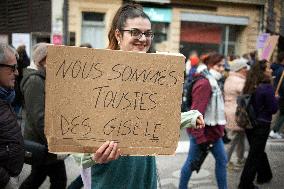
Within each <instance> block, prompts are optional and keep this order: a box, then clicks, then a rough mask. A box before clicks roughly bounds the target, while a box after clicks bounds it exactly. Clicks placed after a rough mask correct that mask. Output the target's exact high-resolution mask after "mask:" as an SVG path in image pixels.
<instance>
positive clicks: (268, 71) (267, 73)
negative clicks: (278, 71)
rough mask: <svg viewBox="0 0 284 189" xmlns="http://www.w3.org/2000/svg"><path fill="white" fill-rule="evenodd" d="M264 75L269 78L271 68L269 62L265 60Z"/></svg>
mask: <svg viewBox="0 0 284 189" xmlns="http://www.w3.org/2000/svg"><path fill="white" fill-rule="evenodd" d="M264 75H265V76H266V77H267V78H269V79H271V78H272V69H271V67H270V63H269V62H266V68H265V71H264Z"/></svg>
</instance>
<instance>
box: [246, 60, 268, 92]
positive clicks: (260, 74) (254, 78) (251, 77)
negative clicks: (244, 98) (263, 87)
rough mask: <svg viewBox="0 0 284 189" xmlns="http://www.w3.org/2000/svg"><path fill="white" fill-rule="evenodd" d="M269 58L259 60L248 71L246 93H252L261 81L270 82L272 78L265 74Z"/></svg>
mask: <svg viewBox="0 0 284 189" xmlns="http://www.w3.org/2000/svg"><path fill="white" fill-rule="evenodd" d="M267 65H268V64H267V60H261V61H257V62H256V63H255V64H254V65H253V66H252V68H251V69H250V71H249V72H248V75H247V78H246V82H245V86H244V88H243V93H244V94H252V93H254V92H255V90H256V88H257V87H258V85H259V84H261V83H269V82H270V78H268V77H267V76H266V75H265V70H266V67H267Z"/></svg>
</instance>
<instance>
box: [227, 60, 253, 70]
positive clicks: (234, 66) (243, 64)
mask: <svg viewBox="0 0 284 189" xmlns="http://www.w3.org/2000/svg"><path fill="white" fill-rule="evenodd" d="M242 68H247V69H248V68H249V67H248V60H247V59H245V58H237V59H235V60H233V61H232V63H231V65H230V70H231V71H233V72H237V71H239V70H241V69H242Z"/></svg>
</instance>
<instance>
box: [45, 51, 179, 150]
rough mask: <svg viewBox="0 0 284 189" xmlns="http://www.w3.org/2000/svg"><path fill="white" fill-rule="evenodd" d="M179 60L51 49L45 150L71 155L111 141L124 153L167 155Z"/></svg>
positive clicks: (174, 129) (174, 125) (174, 133)
mask: <svg viewBox="0 0 284 189" xmlns="http://www.w3.org/2000/svg"><path fill="white" fill-rule="evenodd" d="M183 61H184V58H183V56H176V55H175V56H174V55H162V54H147V53H134V52H122V51H111V50H99V49H86V48H74V47H63V46H50V47H49V48H48V57H47V65H48V66H47V80H46V127H48V128H46V134H47V135H48V138H49V147H50V146H53V147H55V148H54V151H62V148H60V149H61V150H58V149H59V148H56V146H60V145H63V146H65V147H66V148H67V149H66V151H72V149H73V148H72V146H76V147H78V146H82V147H99V146H100V145H101V144H102V143H103V142H104V141H106V140H114V141H116V142H117V143H119V147H120V148H122V151H123V149H127V150H125V152H126V151H127V152H126V153H127V154H128V153H130V154H132V152H131V150H130V149H140V151H141V152H140V151H139V152H137V150H133V154H140V155H143V154H146V153H147V154H149V153H153V154H158V153H164V154H167V153H168V152H167V151H163V150H162V151H161V149H173V148H175V147H176V143H177V141H178V136H179V122H180V101H181V100H180V98H181V92H182V90H181V89H182V82H183V70H184V64H183ZM50 149H52V147H51V148H50ZM76 149H77V148H76ZM84 149H86V148H84ZM143 149H147V152H145V153H144V151H143ZM149 149H150V150H149ZM157 149H159V150H157ZM76 151H77V150H76ZM157 152H158V153H157Z"/></svg>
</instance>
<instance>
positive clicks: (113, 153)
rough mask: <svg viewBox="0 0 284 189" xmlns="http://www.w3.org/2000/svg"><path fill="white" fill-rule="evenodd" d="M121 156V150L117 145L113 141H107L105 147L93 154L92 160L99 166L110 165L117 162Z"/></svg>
mask: <svg viewBox="0 0 284 189" xmlns="http://www.w3.org/2000/svg"><path fill="white" fill-rule="evenodd" d="M119 156H120V149H118V147H117V143H115V142H113V141H111V142H110V141H106V142H105V143H103V145H102V146H101V147H100V148H99V149H98V150H97V151H96V152H95V153H94V154H93V157H92V159H93V160H94V161H95V162H96V163H99V164H102V163H108V162H109V161H112V160H116V159H118V157H119Z"/></svg>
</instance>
